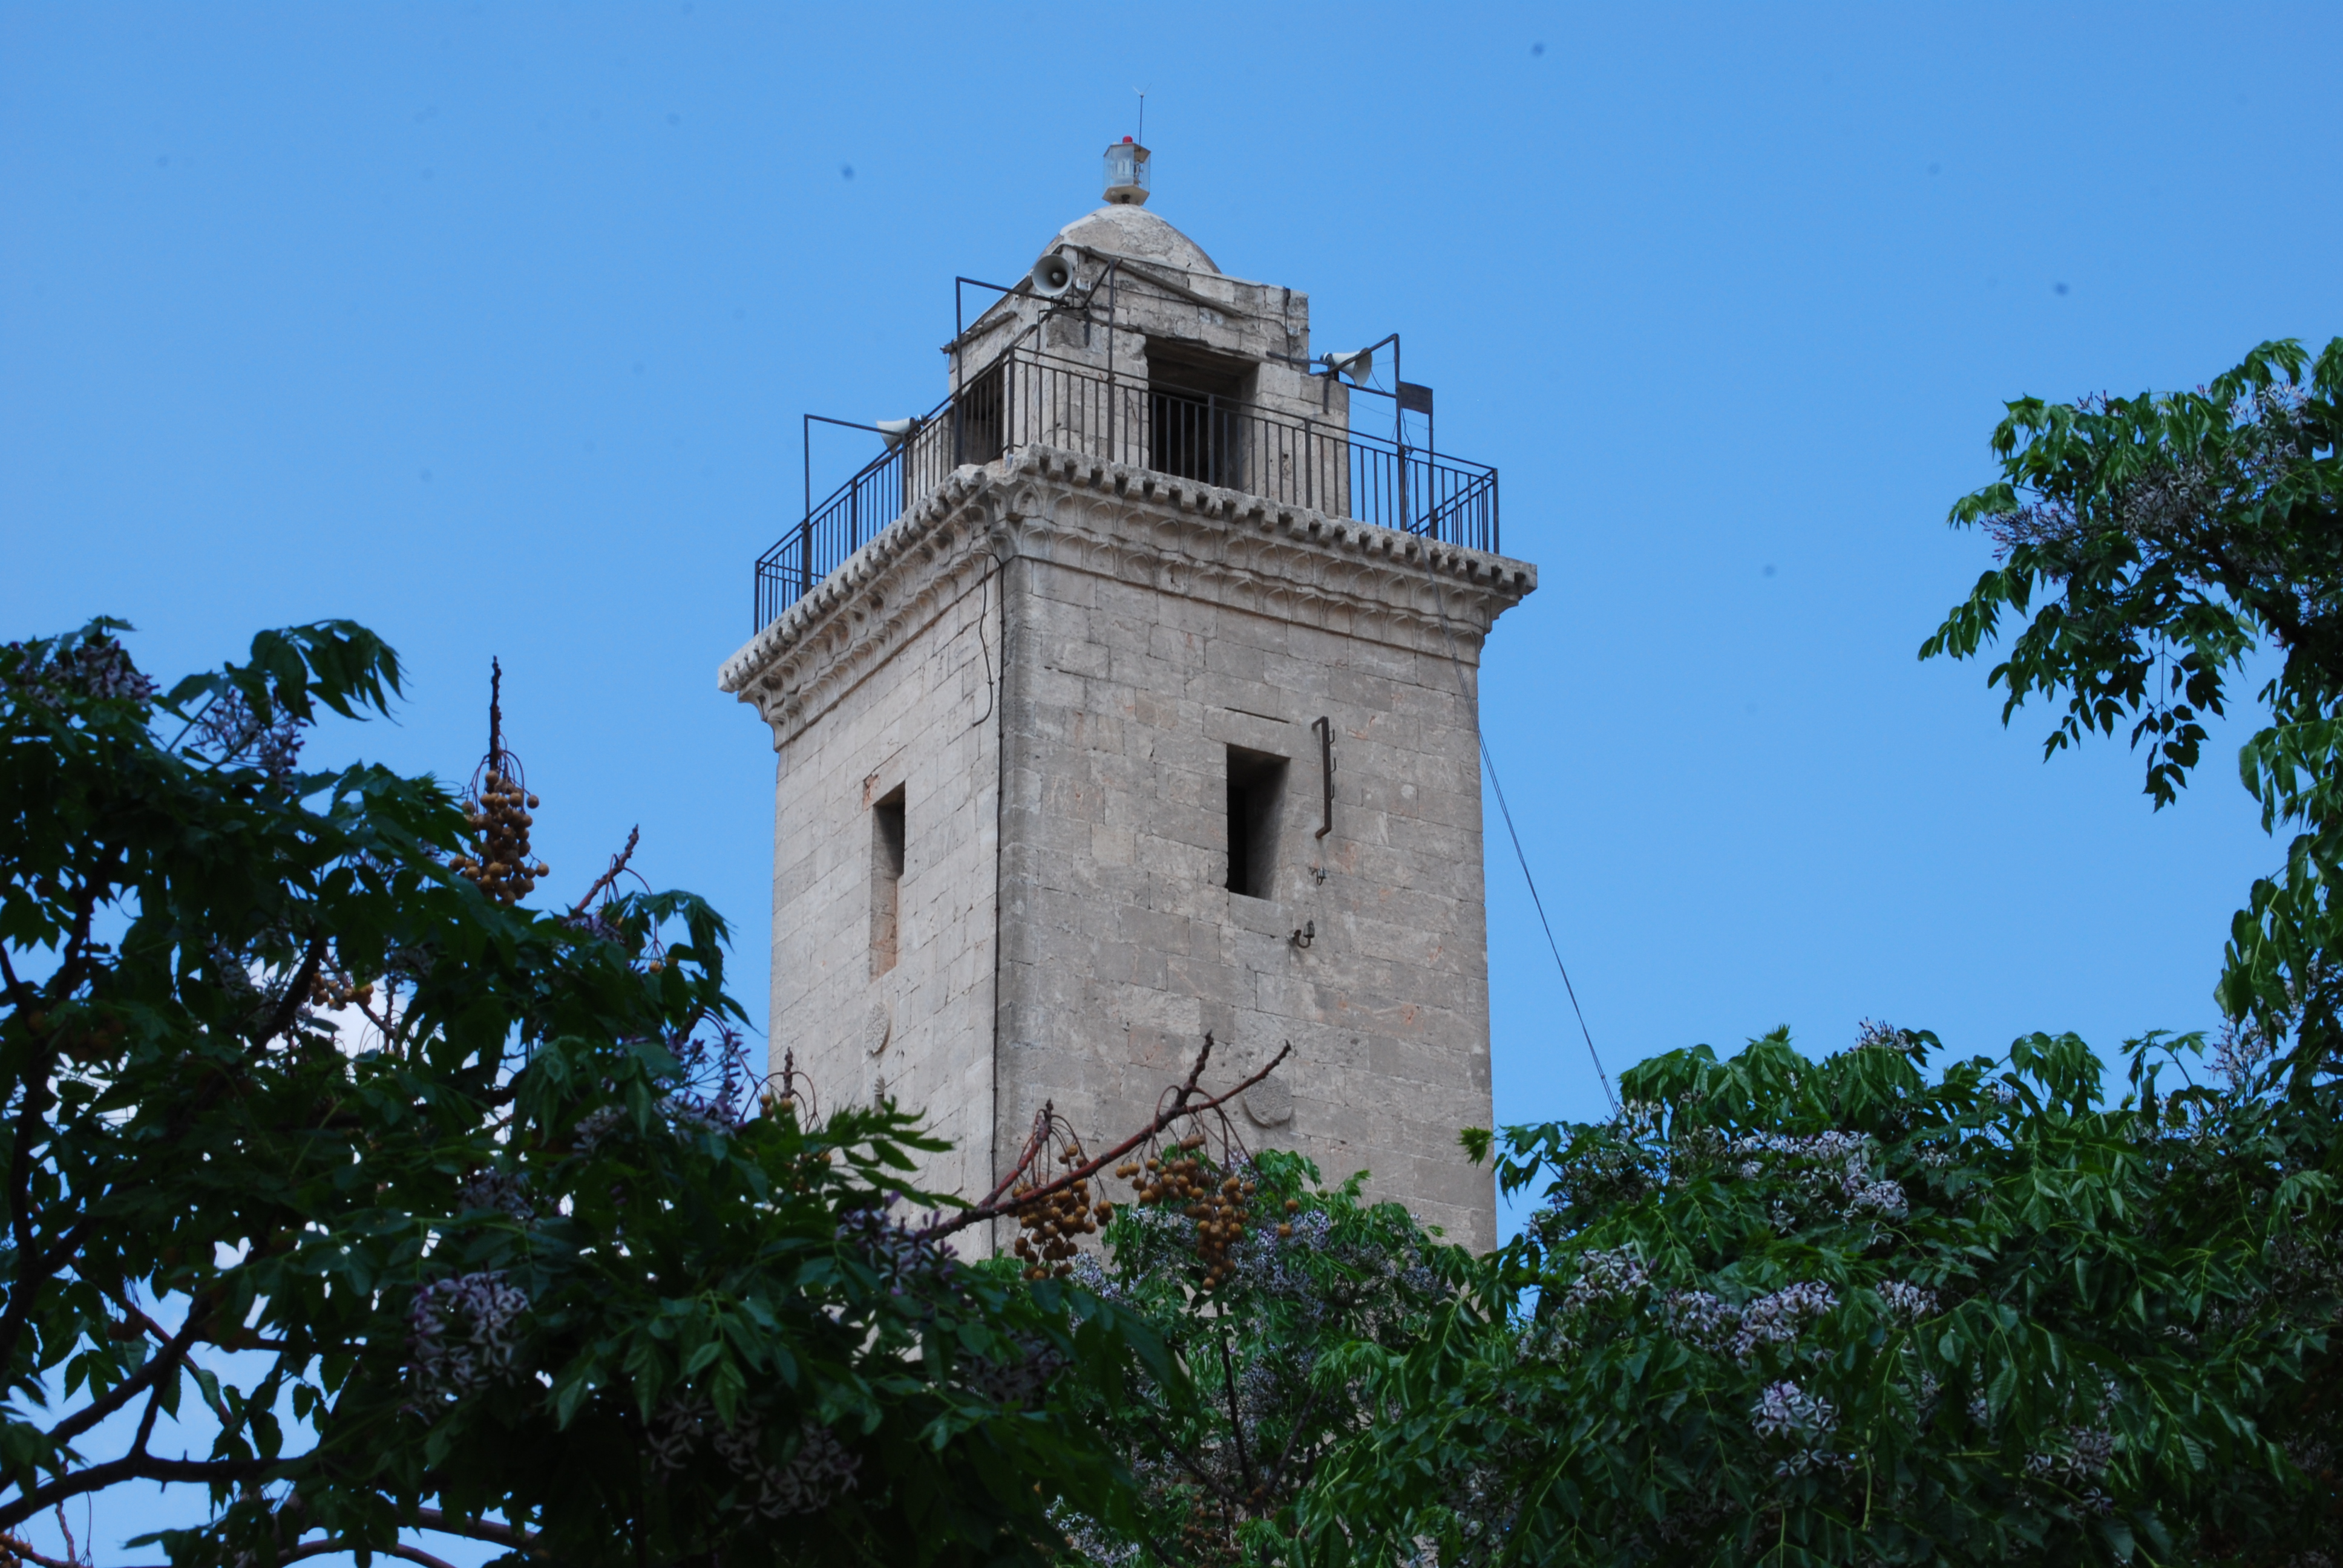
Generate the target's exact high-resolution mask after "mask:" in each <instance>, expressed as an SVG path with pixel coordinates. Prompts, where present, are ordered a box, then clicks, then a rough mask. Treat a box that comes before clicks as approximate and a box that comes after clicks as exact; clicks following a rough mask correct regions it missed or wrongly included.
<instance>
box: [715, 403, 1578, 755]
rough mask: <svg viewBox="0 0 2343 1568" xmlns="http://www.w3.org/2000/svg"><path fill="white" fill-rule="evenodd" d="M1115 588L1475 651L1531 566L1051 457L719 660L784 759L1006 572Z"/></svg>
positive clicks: (981, 484)
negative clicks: (927, 629) (864, 681)
mask: <svg viewBox="0 0 2343 1568" xmlns="http://www.w3.org/2000/svg"><path fill="white" fill-rule="evenodd" d="M1018 558H1030V559H1034V560H1041V561H1048V562H1050V563H1051V564H1053V565H1056V566H1059V567H1061V568H1068V569H1072V570H1078V571H1085V572H1091V573H1094V574H1096V575H1098V576H1101V577H1105V578H1112V579H1113V580H1116V581H1119V582H1129V583H1141V584H1145V585H1147V586H1149V587H1151V588H1155V589H1157V590H1159V591H1161V592H1164V593H1169V594H1175V595H1178V596H1180V597H1182V598H1191V599H1200V600H1203V601H1206V602H1209V603H1213V604H1218V605H1222V606H1224V607H1226V608H1232V609H1243V610H1250V611H1252V612H1254V613H1256V614H1259V615H1264V616H1269V617H1272V618H1277V619H1281V620H1285V621H1288V622H1292V623H1295V624H1301V625H1307V626H1313V627H1319V628H1324V629H1327V630H1330V631H1337V632H1341V633H1342V634H1343V635H1346V636H1352V637H1360V638H1366V639H1368V640H1371V641H1376V642H1383V643H1388V644H1392V645H1393V646H1397V647H1403V648H1410V649H1413V650H1415V651H1419V652H1427V653H1430V652H1439V651H1442V650H1443V649H1448V648H1453V651H1456V652H1458V653H1460V654H1462V655H1464V656H1466V657H1473V656H1476V655H1477V653H1478V650H1479V648H1480V644H1481V640H1482V638H1483V636H1485V635H1486V633H1487V631H1488V629H1489V628H1490V626H1491V625H1492V624H1493V623H1494V622H1495V620H1496V618H1497V617H1498V616H1499V615H1501V614H1503V612H1504V611H1505V610H1506V609H1507V608H1511V607H1512V606H1513V605H1514V604H1516V603H1518V602H1520V600H1521V599H1522V598H1523V596H1524V595H1526V594H1528V593H1530V592H1532V591H1533V590H1534V589H1535V588H1536V587H1537V568H1535V567H1534V566H1532V565H1530V564H1529V563H1528V562H1527V561H1519V560H1514V559H1512V558H1508V557H1505V556H1499V555H1493V554H1490V553H1488V552H1486V551H1483V550H1469V549H1465V548H1463V547H1461V546H1457V545H1450V544H1444V543H1443V542H1441V541H1440V540H1437V539H1428V538H1423V537H1421V536H1419V535H1415V534H1410V533H1405V532H1402V531H1400V530H1398V529H1394V528H1375V527H1373V526H1372V525H1369V524H1366V523H1361V522H1358V521H1355V520H1353V519H1352V518H1337V517H1330V516H1329V515H1327V514H1326V513H1324V512H1319V511H1313V510H1311V509H1309V508H1302V507H1292V506H1285V505H1282V504H1280V503H1278V502H1275V501H1269V500H1264V499H1262V498H1261V497H1259V496H1252V495H1248V494H1246V493H1244V492H1243V491H1242V490H1227V489H1221V488H1219V487H1214V486H1210V485H1202V484H1198V483H1196V482H1195V481H1193V480H1188V479H1179V478H1174V477H1170V476H1167V475H1163V474H1158V473H1154V472H1152V471H1151V470H1148V469H1143V468H1132V467H1125V466H1123V465H1121V464H1113V463H1104V462H1101V461H1099V460H1098V459H1096V458H1092V457H1083V456H1081V455H1080V454H1077V453H1073V452H1067V451H1061V450H1059V449H1056V448H1053V447H1021V448H1020V449H1019V450H1017V451H1015V452H1012V453H1011V454H1010V455H1009V456H1008V457H1005V458H1003V459H1001V461H999V462H996V463H993V464H990V465H988V466H986V467H964V468H960V469H959V470H957V471H955V472H954V473H953V474H952V475H951V477H950V478H948V479H947V480H945V481H944V483H943V484H942V485H941V486H940V487H938V488H937V489H936V491H935V492H934V493H933V494H931V495H930V496H929V497H928V498H926V499H924V500H922V501H920V503H919V504H918V505H916V506H914V507H912V508H910V510H909V511H907V512H906V513H904V514H903V516H902V517H900V518H897V519H896V520H895V521H894V522H892V523H890V525H888V526H887V527H886V528H883V529H881V530H880V532H879V534H878V535H877V537H876V538H872V539H871V541H870V543H869V544H867V545H865V546H863V547H862V548H861V549H860V550H858V551H856V552H855V553H854V554H853V555H852V556H850V557H849V558H847V560H846V561H845V563H844V564H843V565H841V566H840V567H839V568H838V569H837V570H836V571H833V572H831V573H830V575H829V576H828V577H826V578H823V579H822V580H821V581H820V583H819V584H817V585H816V586H815V588H814V589H813V591H812V592H811V593H809V594H807V595H806V596H805V597H804V598H801V599H799V600H798V602H797V603H795V604H793V605H791V606H790V607H789V608H788V609H787V610H785V611H783V612H782V613H781V615H780V616H779V618H776V619H775V620H774V621H773V623H772V624H771V625H770V626H768V627H766V628H764V629H763V630H762V631H760V632H759V633H758V634H757V635H756V636H755V637H754V638H750V639H749V643H748V645H747V646H746V647H744V648H741V649H740V651H739V652H738V653H736V654H734V655H733V656H732V657H731V658H729V659H727V660H725V661H724V664H723V666H722V667H721V668H719V671H718V673H717V686H718V688H719V689H721V690H724V691H729V692H731V693H733V694H735V695H736V696H738V697H739V699H740V700H741V701H743V702H749V703H754V704H755V705H756V707H757V710H758V711H759V713H760V714H762V715H763V716H764V719H765V720H766V722H767V723H769V724H770V725H771V726H772V727H773V739H774V744H775V746H776V747H777V748H778V747H779V745H781V744H782V743H784V742H785V741H787V740H788V739H789V737H791V736H792V735H795V734H796V733H797V732H798V731H799V730H800V729H803V728H804V727H805V726H806V725H807V724H809V723H810V722H812V720H813V719H815V718H816V717H818V716H819V715H820V713H821V712H823V711H824V710H826V709H828V708H829V706H830V704H831V703H832V702H834V701H835V700H836V699H838V697H839V696H840V694H842V693H843V692H845V691H846V690H848V689H850V688H851V686H852V685H853V684H854V683H855V681H856V680H858V679H859V678H861V676H862V675H864V674H866V673H867V672H868V671H870V669H873V668H876V667H877V666H878V665H879V664H880V663H881V662H883V661H884V659H885V658H887V656H888V655H889V654H890V653H891V652H892V651H894V649H895V648H898V647H900V645H901V644H902V643H903V642H904V641H905V640H907V639H908V638H910V637H911V636H912V635H913V634H914V633H916V632H917V631H918V630H919V629H920V628H922V627H924V626H926V625H927V624H929V622H930V621H931V620H932V619H933V618H935V617H936V616H937V615H939V614H941V613H942V611H943V608H944V607H945V606H947V605H949V604H950V603H951V602H953V601H955V600H957V599H958V598H960V597H961V596H962V595H963V594H965V593H966V592H967V591H968V590H969V589H970V588H971V587H973V586H974V585H975V584H976V583H977V582H979V581H980V580H981V579H982V578H983V576H984V574H985V573H986V572H988V571H990V570H991V569H992V568H993V566H994V563H995V562H996V561H1000V562H1007V561H1010V560H1013V559H1018Z"/></svg>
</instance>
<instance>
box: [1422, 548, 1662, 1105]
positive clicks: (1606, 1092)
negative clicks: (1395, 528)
mask: <svg viewBox="0 0 2343 1568" xmlns="http://www.w3.org/2000/svg"><path fill="white" fill-rule="evenodd" d="M1419 537H1422V536H1419ZM1437 542H1438V541H1437V540H1434V539H1431V538H1425V539H1424V540H1423V575H1424V577H1425V578H1428V579H1429V580H1430V581H1431V583H1432V603H1433V608H1436V609H1437V610H1438V611H1439V612H1440V632H1441V636H1442V637H1443V638H1445V639H1446V642H1447V646H1448V668H1449V669H1450V671H1451V672H1453V674H1454V675H1455V677H1456V695H1457V696H1458V697H1460V698H1462V699H1463V700H1464V703H1465V705H1466V707H1468V708H1469V709H1471V710H1472V714H1473V736H1474V738H1475V739H1478V740H1479V741H1480V743H1481V766H1482V767H1483V769H1486V770H1487V772H1488V775H1489V789H1490V791H1491V792H1492V793H1493V794H1494V795H1495V796H1496V797H1497V813H1498V815H1500V816H1502V817H1503V818H1504V819H1505V835H1506V837H1508V838H1510V839H1513V859H1514V860H1515V861H1517V862H1518V863H1519V864H1520V866H1521V868H1522V880H1523V881H1524V882H1526V883H1528V884H1529V889H1530V903H1531V904H1532V905H1533V906H1534V908H1535V909H1536V910H1537V917H1538V924H1539V926H1541V927H1542V928H1544V931H1545V945H1546V950H1547V951H1548V952H1550V953H1552V954H1554V968H1555V970H1558V971H1559V972H1560V973H1561V975H1562V989H1563V991H1564V994H1565V995H1567V996H1568V997H1569V998H1570V1010H1571V1011H1572V1013H1574V1015H1576V1017H1577V1019H1578V1032H1579V1034H1580V1036H1581V1037H1582V1038H1583V1039H1584V1040H1585V1041H1586V1058H1587V1060H1589V1061H1592V1062H1593V1063H1594V1076H1595V1077H1596V1078H1597V1079H1598V1080H1600V1081H1602V1084H1603V1098H1604V1100H1606V1101H1609V1102H1610V1105H1611V1110H1612V1113H1613V1114H1614V1115H1616V1114H1617V1113H1618V1110H1619V1096H1618V1095H1617V1093H1615V1092H1614V1091H1613V1090H1612V1088H1611V1075H1610V1074H1609V1073H1607V1072H1605V1071H1604V1070H1603V1053H1602V1052H1601V1051H1598V1050H1595V1049H1594V1030H1591V1029H1589V1028H1587V1027H1586V1010H1585V1009H1584V1008H1583V1007H1581V1006H1579V1005H1578V988H1577V987H1576V986H1574V985H1573V984H1571V983H1570V966H1569V965H1568V964H1566V963H1564V962H1563V961H1562V944H1561V943H1560V942H1558V941H1556V940H1554V922H1553V921H1552V920H1548V919H1547V918H1546V913H1545V900H1544V899H1542V898H1540V897H1539V896H1538V886H1537V878H1536V877H1534V876H1533V875H1531V873H1530V858H1529V856H1528V855H1527V854H1526V853H1525V852H1524V851H1523V849H1522V835H1521V830H1520V829H1517V828H1515V827H1514V826H1513V808H1512V807H1511V806H1509V805H1507V804H1506V803H1505V787H1504V785H1503V784H1502V783H1500V782H1499V781H1498V779H1497V759H1496V757H1495V756H1494V755H1493V753H1492V752H1491V751H1490V750H1489V737H1488V736H1487V735H1486V734H1485V733H1484V732H1483V730H1482V729H1481V705H1480V704H1479V703H1478V702H1477V701H1475V700H1474V699H1473V693H1472V692H1471V691H1470V690H1469V689H1466V687H1465V684H1464V663H1463V660H1462V659H1460V658H1457V657H1456V632H1455V628H1453V627H1452V626H1450V625H1449V623H1448V595H1447V593H1446V591H1445V589H1444V588H1443V585H1442V583H1441V581H1440V574H1439V571H1438V569H1437V568H1434V567H1433V562H1432V546H1433V544H1435V543H1437Z"/></svg>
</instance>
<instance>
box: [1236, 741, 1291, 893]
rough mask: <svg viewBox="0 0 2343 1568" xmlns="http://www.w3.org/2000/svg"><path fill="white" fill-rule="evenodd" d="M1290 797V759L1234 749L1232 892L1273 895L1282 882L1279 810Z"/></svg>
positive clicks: (1238, 747)
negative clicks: (1287, 775)
mask: <svg viewBox="0 0 2343 1568" xmlns="http://www.w3.org/2000/svg"><path fill="white" fill-rule="evenodd" d="M1284 798H1285V759H1284V758H1282V757H1272V756H1271V755H1270V754H1269V753H1267V752H1265V751H1248V750H1246V749H1244V748H1243V747H1242V746H1232V747H1230V748H1229V891H1231V892H1232V893H1242V894H1243V895H1244V896H1245V897H1246V898H1249V899H1266V898H1269V897H1271V896H1272V893H1273V890H1274V889H1275V887H1276V883H1277V818H1278V808H1279V806H1280V804H1281V803H1282V801H1283V799H1284Z"/></svg>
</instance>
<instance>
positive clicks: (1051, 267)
mask: <svg viewBox="0 0 2343 1568" xmlns="http://www.w3.org/2000/svg"><path fill="white" fill-rule="evenodd" d="M1025 281H1026V282H1028V283H1030V284H1031V285H1032V286H1033V292H1034V293H1036V294H1038V295H1040V296H1041V297H1042V298H1044V299H1055V298H1057V297H1058V296H1060V295H1061V294H1063V293H1065V292H1066V290H1068V289H1070V288H1071V287H1073V286H1074V264H1073V263H1072V262H1071V261H1068V260H1067V259H1066V258H1065V257H1064V256H1061V255H1059V254H1058V253H1057V252H1056V251H1054V250H1053V251H1051V253H1050V254H1049V255H1047V256H1043V257H1042V258H1041V260H1039V261H1037V262H1035V263H1034V264H1033V270H1032V271H1031V272H1029V273H1027V274H1026V275H1025Z"/></svg>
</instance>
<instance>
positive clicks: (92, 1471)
mask: <svg viewBox="0 0 2343 1568" xmlns="http://www.w3.org/2000/svg"><path fill="white" fill-rule="evenodd" d="M152 1429H153V1422H152V1408H151V1407H150V1412H149V1420H148V1422H146V1427H145V1428H144V1429H143V1430H144V1431H151V1430H152ZM141 1441H142V1442H143V1441H144V1438H143V1435H142V1439H141ZM307 1457H308V1456H307V1454H301V1455H297V1456H296V1457H295V1458H293V1459H274V1460H270V1459H156V1458H155V1457H154V1456H153V1455H152V1454H147V1453H130V1454H125V1455H124V1456H123V1457H122V1458H120V1459H114V1460H108V1461H107V1462H105V1463H104V1464H93V1465H91V1466H90V1467H89V1468H88V1469H86V1470H82V1471H77V1472H75V1473H74V1474H71V1475H63V1476H59V1477H58V1478H57V1479H56V1480H55V1481H53V1482H51V1483H49V1484H48V1485H46V1486H43V1487H39V1488H36V1489H35V1490H34V1491H32V1492H27V1493H21V1494H19V1495H18V1497H17V1498H16V1500H15V1502H14V1503H0V1530H14V1529H15V1527H16V1526H17V1525H19V1524H22V1523H25V1520H27V1519H30V1518H31V1517H32V1516H33V1515H34V1514H35V1513H41V1512H43V1511H44V1510H46V1509H49V1508H54V1507H55V1506H56V1505H57V1504H58V1503H63V1502H64V1501H65V1499H66V1498H68V1497H79V1496H80V1495H82V1494H83V1493H85V1492H103V1491H105V1490H106V1488H107V1487H109V1486H118V1485H120V1484H121V1483H123V1482H126V1481H186V1482H193V1483H196V1485H199V1486H202V1485H211V1484H226V1483H233V1482H237V1481H243V1480H247V1479H251V1478H255V1477H258V1476H261V1475H265V1474H266V1473H268V1472H269V1471H271V1470H278V1469H283V1468H285V1467H287V1466H288V1465H292V1464H295V1463H297V1462H299V1461H300V1460H302V1459H306V1458H307Z"/></svg>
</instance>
